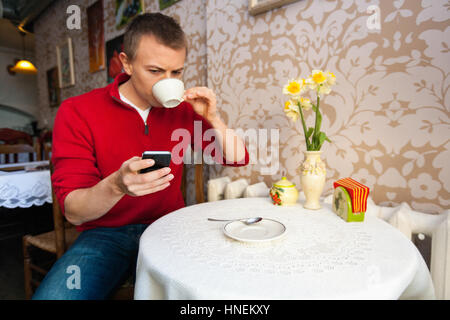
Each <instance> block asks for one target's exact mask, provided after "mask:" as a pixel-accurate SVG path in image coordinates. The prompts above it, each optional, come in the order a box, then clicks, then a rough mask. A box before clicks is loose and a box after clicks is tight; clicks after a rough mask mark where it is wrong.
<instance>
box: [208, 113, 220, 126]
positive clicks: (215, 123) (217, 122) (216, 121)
mask: <svg viewBox="0 0 450 320" xmlns="http://www.w3.org/2000/svg"><path fill="white" fill-rule="evenodd" d="M207 120H208V122H209V124H210V125H211V126H212V127H214V128H217V127H219V126H220V125H222V124H223V121H222V119H220V117H219V116H217V115H216V116H215V117H213V118H212V119H207Z"/></svg>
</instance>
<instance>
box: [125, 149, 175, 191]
mask: <svg viewBox="0 0 450 320" xmlns="http://www.w3.org/2000/svg"><path fill="white" fill-rule="evenodd" d="M169 155H170V153H169ZM143 158H144V155H143ZM143 158H139V157H133V158H131V159H129V160H127V161H125V162H124V163H123V164H122V166H121V167H120V169H119V170H118V174H117V178H116V184H117V187H118V188H119V190H120V191H121V192H123V193H125V194H128V195H130V196H133V197H137V196H144V195H147V194H150V193H154V192H157V191H161V190H164V189H165V188H167V187H168V186H169V185H170V181H171V180H172V179H173V178H174V176H173V174H170V168H169V167H168V165H169V164H170V157H169V162H168V163H167V162H166V164H167V166H166V167H161V163H160V162H159V161H158V159H156V160H157V161H156V162H155V160H154V159H143ZM152 167H161V168H159V169H157V170H153V171H149V172H146V173H140V172H141V170H143V169H144V171H145V169H147V170H148V169H150V168H152Z"/></svg>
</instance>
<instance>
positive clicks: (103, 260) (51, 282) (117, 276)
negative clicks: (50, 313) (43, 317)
mask: <svg viewBox="0 0 450 320" xmlns="http://www.w3.org/2000/svg"><path fill="white" fill-rule="evenodd" d="M147 226H148V225H146V224H138V225H127V226H123V227H118V228H96V229H91V230H86V231H83V232H82V233H81V234H80V235H79V236H78V238H77V240H76V241H75V242H74V244H73V245H72V246H71V247H70V248H69V250H67V252H66V253H65V254H64V255H63V256H62V257H61V258H60V259H58V260H57V261H56V263H55V264H54V265H53V267H52V268H51V270H50V271H49V273H47V275H46V276H45V278H44V280H43V281H42V283H41V284H40V286H39V287H38V288H37V290H36V292H35V293H34V295H33V298H32V299H33V300H88V299H95V300H100V299H107V298H108V297H109V296H110V295H111V294H112V293H114V289H116V288H117V287H118V286H120V285H121V284H122V282H123V281H124V280H126V278H127V277H128V276H130V275H131V274H133V275H134V273H135V269H136V259H137V254H138V249H139V239H140V237H141V234H142V233H143V232H144V231H145V229H146V228H147ZM130 271H131V272H132V273H130Z"/></svg>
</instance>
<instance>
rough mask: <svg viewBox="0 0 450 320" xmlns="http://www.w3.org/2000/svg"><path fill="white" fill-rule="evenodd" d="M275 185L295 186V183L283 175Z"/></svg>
mask: <svg viewBox="0 0 450 320" xmlns="http://www.w3.org/2000/svg"><path fill="white" fill-rule="evenodd" d="M273 186H274V187H277V188H292V187H295V183H292V182H290V181H289V180H288V179H287V178H286V177H283V178H281V180H280V181H277V182H275V183H274V184H273Z"/></svg>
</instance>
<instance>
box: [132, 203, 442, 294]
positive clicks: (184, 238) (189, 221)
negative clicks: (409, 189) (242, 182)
mask: <svg viewBox="0 0 450 320" xmlns="http://www.w3.org/2000/svg"><path fill="white" fill-rule="evenodd" d="M255 216H261V217H263V218H267V219H272V220H275V221H278V222H280V223H281V224H282V225H284V226H285V228H286V231H285V232H284V233H282V235H281V236H280V237H278V238H277V239H275V240H271V241H253V242H244V241H238V240H235V239H232V238H230V237H229V236H227V235H226V234H225V232H224V230H223V227H224V226H225V225H227V222H212V221H208V220H207V218H218V219H238V218H244V217H255ZM263 221H264V220H263ZM239 223H241V224H242V225H243V226H244V224H243V223H242V222H239ZM434 298H435V294H434V288H433V283H432V280H431V276H430V273H429V271H428V268H427V265H426V263H425V261H424V260H423V258H422V256H421V254H420V252H419V251H418V250H417V248H416V247H415V246H414V244H413V243H412V242H411V241H410V240H409V239H408V238H407V237H405V236H404V235H403V234H402V233H401V232H400V231H398V230H397V229H395V228H394V227H392V226H391V225H390V224H388V223H387V222H385V221H383V220H381V219H379V218H377V217H374V216H371V215H366V217H365V220H364V222H352V223H347V222H345V221H343V220H342V219H341V218H340V217H338V216H337V215H336V214H335V213H333V212H332V210H331V205H330V204H327V203H323V207H322V209H319V210H316V211H314V210H306V209H304V208H303V206H302V205H301V203H300V202H299V203H297V204H296V205H294V206H286V207H285V206H274V205H273V204H272V202H271V200H270V198H269V197H267V198H240V199H232V200H221V201H215V202H207V203H203V204H197V205H193V206H189V207H185V208H182V209H179V210H176V211H174V212H172V213H170V214H168V215H165V216H163V217H161V218H160V219H158V220H157V221H155V222H154V223H153V224H151V225H150V226H149V227H148V228H147V229H146V230H145V232H144V233H143V234H142V237H141V239H140V247H139V255H138V262H137V269H136V283H135V299H206V300H209V299H221V300H228V299H232V300H235V299H246V300H253V299H262V300H267V299H269V300H276V299H286V300H290V299H345V300H351V299H356V300H358V299H434Z"/></svg>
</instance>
